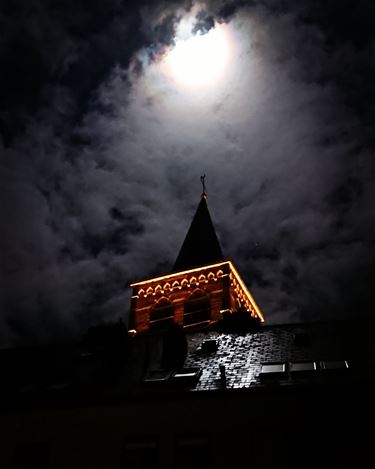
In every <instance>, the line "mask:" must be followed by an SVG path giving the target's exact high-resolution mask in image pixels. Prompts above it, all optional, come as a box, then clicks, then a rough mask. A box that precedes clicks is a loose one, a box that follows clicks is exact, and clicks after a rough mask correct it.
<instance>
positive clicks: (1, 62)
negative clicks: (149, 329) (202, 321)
mask: <svg viewBox="0 0 375 469" xmlns="http://www.w3.org/2000/svg"><path fill="white" fill-rule="evenodd" d="M218 31H219V32H223V34H224V36H225V38H226V41H227V42H226V47H227V49H225V50H224V49H223V48H221V49H220V54H218V55H219V56H220V57H221V58H223V57H224V56H225V58H226V62H225V66H224V68H223V69H220V76H218V77H214V78H213V79H212V81H211V82H209V83H207V82H205V83H203V84H202V83H198V84H197V83H195V84H194V86H191V83H190V84H189V83H181V82H178V80H177V79H176V77H175V75H173V74H172V75H173V76H172V75H171V73H170V71H169V72H168V70H167V71H166V67H165V63H166V62H165V61H166V60H167V58H168V56H169V54H171V53H172V51H173V50H174V49H176V48H177V44H178V41H187V40H190V39H191V38H194V37H199V38H200V39H202V38H203V37H204V36H206V37H211V36H209V35H212V34H216V32H218ZM181 35H184V36H181ZM189 60H190V59H189ZM182 62H183V63H184V64H185V65H186V63H188V62H187V61H186V60H185V59H182ZM188 64H189V63H188ZM192 66H194V64H193V65H192ZM204 66H205V63H203V62H200V63H199V67H201V68H203V67H204ZM197 73H198V76H199V70H198V71H197ZM185 75H186V74H185ZM207 76H208V75H207V74H206V78H207ZM185 78H186V77H185ZM210 79H211V78H210ZM374 151H375V6H374V3H373V2H371V1H365V0H356V1H349V0H335V1H333V0H324V1H323V0H321V1H313V0H309V1H308V0H304V1H303V2H302V1H300V0H285V1H282V0H259V1H256V0H254V1H237V2H236V1H234V2H233V1H232V2H226V1H224V0H223V1H220V2H219V1H215V2H201V3H199V4H198V3H195V4H194V2H172V1H165V2H162V1H160V2H151V1H148V2H147V1H144V2H141V1H134V2H132V1H128V2H125V1H121V0H106V1H99V0H61V1H58V0H39V1H37V0H29V1H27V0H23V1H19V0H5V1H4V0H3V1H2V3H1V6H0V158H1V166H0V213H1V231H0V239H1V250H0V257H1V258H0V263H1V291H0V295H1V296H0V299H1V304H0V306H1V312H0V345H1V346H9V345H18V344H26V343H36V342H48V341H53V340H57V339H63V338H67V337H74V336H77V335H79V334H81V333H82V332H83V331H84V330H85V329H86V328H87V327H88V326H90V325H93V324H97V323H99V322H100V321H116V320H118V319H119V318H120V317H123V318H126V317H127V311H128V308H129V298H130V289H129V288H128V285H129V283H131V282H132V281H136V280H142V279H145V278H148V277H150V276H152V275H154V274H162V273H165V272H168V271H169V270H170V269H171V268H172V266H173V263H174V261H175V259H176V257H177V254H178V251H179V249H180V247H181V244H182V242H183V239H184V236H185V234H186V232H187V229H188V227H189V224H190V222H191V219H192V217H193V215H194V212H195V209H196V207H197V205H198V203H199V200H200V194H201V185H200V180H199V178H200V176H201V175H202V174H206V183H207V192H208V205H209V208H210V213H211V216H212V219H213V221H214V224H215V227H216V231H217V234H218V237H219V239H220V242H221V245H222V249H223V253H224V255H225V256H226V257H227V258H229V259H231V260H233V262H234V264H235V265H236V266H237V268H238V270H239V272H240V273H241V274H242V276H243V278H244V280H245V281H246V283H247V285H248V286H249V288H250V291H251V292H252V294H253V296H254V298H255V300H256V301H257V303H258V305H259V306H260V308H261V309H262V311H263V312H264V314H265V316H266V319H267V321H268V323H270V324H272V323H284V322H297V321H314V320H330V319H345V318H348V317H357V318H358V320H360V319H361V318H365V317H369V316H371V315H372V314H373V310H374V306H375V295H374V291H375V278H374V275H373V270H374V265H375V205H374V201H375V184H374V176H375V158H374Z"/></svg>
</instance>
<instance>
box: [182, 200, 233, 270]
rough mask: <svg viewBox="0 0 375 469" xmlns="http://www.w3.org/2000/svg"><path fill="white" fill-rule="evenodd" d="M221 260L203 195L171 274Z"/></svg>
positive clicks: (222, 257)
mask: <svg viewBox="0 0 375 469" xmlns="http://www.w3.org/2000/svg"><path fill="white" fill-rule="evenodd" d="M223 260H224V256H223V253H222V251H221V247H220V244H219V240H218V238H217V235H216V232H215V228H214V225H213V223H212V220H211V217H210V213H209V211H208V207H207V202H206V196H205V195H203V196H202V199H201V201H200V203H199V205H198V208H197V211H196V212H195V215H194V218H193V221H192V222H191V225H190V228H189V231H188V233H187V235H186V238H185V240H184V242H183V244H182V247H181V250H180V253H179V255H178V256H177V259H176V262H175V265H174V267H173V272H179V271H183V270H189V269H193V268H195V267H201V266H204V265H209V264H215V263H217V262H221V261H223Z"/></svg>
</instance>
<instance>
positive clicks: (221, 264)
mask: <svg viewBox="0 0 375 469" xmlns="http://www.w3.org/2000/svg"><path fill="white" fill-rule="evenodd" d="M225 264H229V265H231V264H232V263H231V262H230V261H225V262H220V263H219V264H212V265H206V266H204V267H198V268H195V269H189V270H184V271H182V272H175V273H174V274H168V275H163V276H162V277H155V278H151V279H149V280H143V281H142V282H136V283H131V284H130V286H131V287H137V286H138V285H146V284H148V283H150V282H160V281H161V280H166V279H172V278H174V277H176V276H180V275H186V274H190V273H193V272H200V271H202V270H206V269H211V268H214V267H221V266H223V265H225Z"/></svg>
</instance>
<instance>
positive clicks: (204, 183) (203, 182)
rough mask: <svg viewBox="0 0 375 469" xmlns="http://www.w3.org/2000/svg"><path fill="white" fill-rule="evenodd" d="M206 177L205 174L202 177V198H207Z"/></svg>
mask: <svg viewBox="0 0 375 469" xmlns="http://www.w3.org/2000/svg"><path fill="white" fill-rule="evenodd" d="M205 179H206V175H205V174H203V176H201V183H202V197H207V192H206V181H205Z"/></svg>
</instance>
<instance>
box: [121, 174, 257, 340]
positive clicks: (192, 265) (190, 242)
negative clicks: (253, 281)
mask: <svg viewBox="0 0 375 469" xmlns="http://www.w3.org/2000/svg"><path fill="white" fill-rule="evenodd" d="M202 183H203V193H202V195H201V200H200V202H199V205H198V208H197V211H196V213H195V215H194V218H193V221H192V223H191V225H190V228H189V230H188V233H187V235H186V238H185V240H184V242H183V244H182V247H181V250H180V253H179V254H178V256H177V259H176V262H175V265H174V267H173V271H172V272H171V273H169V274H166V275H163V276H160V277H156V278H151V279H148V280H143V281H141V282H136V283H133V284H132V285H131V287H132V289H133V294H132V298H131V306H130V317H129V332H131V333H133V334H135V333H137V334H138V333H144V332H156V331H163V330H166V329H168V327H169V326H170V325H171V324H173V322H175V323H177V324H179V325H180V326H182V327H183V328H184V330H186V331H188V330H197V329H200V328H204V327H207V326H209V325H212V324H214V323H217V322H218V321H219V320H220V319H222V317H223V315H224V314H231V313H233V312H235V311H238V310H245V311H247V312H248V313H249V314H250V315H251V316H252V317H253V318H258V319H259V321H260V322H263V321H264V317H263V314H262V312H261V311H260V309H259V307H258V306H257V304H256V303H255V301H254V298H253V297H252V295H251V293H250V292H249V290H248V289H247V287H246V285H245V283H244V282H243V280H242V278H241V276H240V274H239V273H238V271H237V269H236V268H235V266H234V265H233V263H232V262H231V261H230V260H227V259H225V258H224V256H223V254H222V250H221V247H220V243H219V240H218V238H217V236H216V232H215V228H214V225H213V223H212V220H211V216H210V213H209V211H208V206H207V194H206V190H205V186H204V177H202Z"/></svg>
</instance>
